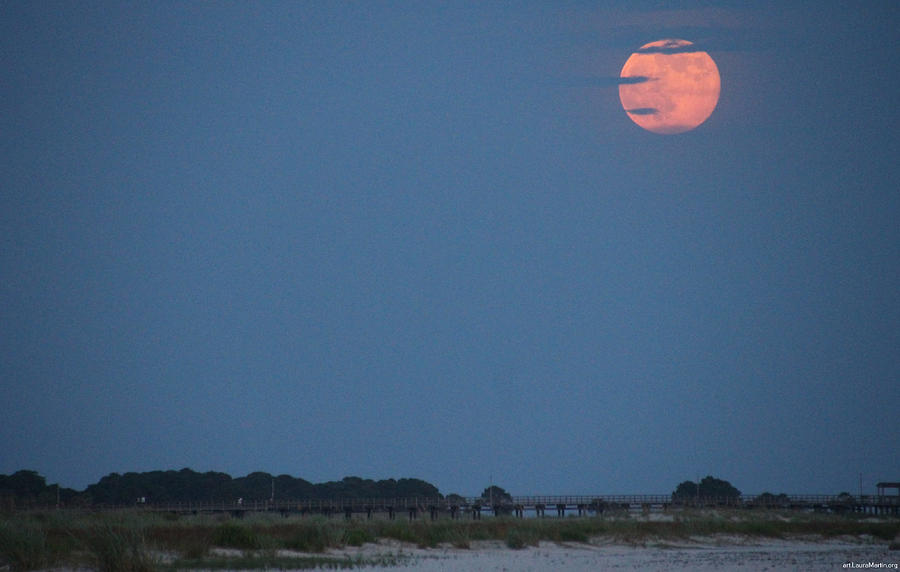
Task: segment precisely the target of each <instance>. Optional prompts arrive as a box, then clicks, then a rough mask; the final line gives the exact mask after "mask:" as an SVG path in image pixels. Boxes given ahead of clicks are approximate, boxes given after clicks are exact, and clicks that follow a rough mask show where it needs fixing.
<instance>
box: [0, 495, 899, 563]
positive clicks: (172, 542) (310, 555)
mask: <svg viewBox="0 0 900 572" xmlns="http://www.w3.org/2000/svg"><path fill="white" fill-rule="evenodd" d="M716 535H733V536H742V537H757V538H792V537H804V538H823V539H828V538H835V537H842V536H849V537H858V538H859V537H862V538H868V539H874V540H873V541H875V542H884V543H885V544H889V543H892V542H893V543H894V544H896V542H897V541H896V540H895V539H896V538H898V535H900V519H896V518H893V519H872V518H866V517H864V516H863V515H823V514H809V513H791V512H784V513H781V512H776V511H760V512H756V511H754V512H748V511H738V510H734V511H721V512H719V511H696V512H691V511H684V512H678V513H673V514H672V516H671V517H669V518H667V519H648V518H643V517H640V516H629V515H626V514H621V515H616V516H612V517H609V516H607V517H604V518H598V517H569V518H541V519H539V518H528V519H516V518H512V517H498V518H485V519H482V520H465V519H460V520H450V519H438V520H436V521H430V520H427V519H421V520H415V521H412V522H410V521H408V520H406V519H397V520H393V521H392V520H385V519H378V518H376V519H372V520H361V519H352V520H344V519H342V518H336V517H335V518H330V519H329V518H326V517H323V516H315V517H310V516H307V517H300V516H290V517H288V518H283V517H281V516H279V515H274V514H256V515H248V516H247V517H246V518H243V519H237V518H230V517H228V516H226V515H217V516H210V515H185V516H178V515H160V514H153V513H146V512H139V511H134V512H129V511H119V512H109V513H89V512H75V511H71V512H69V511H57V512H48V513H14V514H6V515H2V514H0V567H3V566H6V565H8V566H9V567H10V569H11V570H36V569H41V568H48V567H55V566H71V567H90V568H92V569H96V570H101V571H105V570H119V571H125V572H129V571H132V572H143V571H149V570H160V569H172V570H175V569H189V568H205V569H222V568H230V569H263V568H316V567H318V568H327V567H332V568H353V567H359V566H363V565H367V564H369V565H371V564H377V563H379V562H372V561H368V560H365V559H362V558H356V559H349V558H347V557H335V556H334V555H329V553H328V552H329V550H331V549H337V548H342V547H347V546H362V545H364V544H366V543H371V542H379V541H382V542H385V541H398V542H400V543H408V544H412V545H415V546H417V547H420V548H434V547H438V546H449V547H454V548H461V549H465V548H470V547H472V546H473V543H475V542H479V541H496V542H500V543H503V544H505V545H506V546H507V547H509V548H511V549H523V548H527V547H529V546H536V545H538V544H539V543H540V542H556V543H587V542H593V541H595V540H598V539H600V540H603V541H610V542H616V543H621V544H628V545H634V546H642V545H643V546H646V545H665V544H666V543H668V542H673V541H688V542H690V541H693V540H695V539H700V538H706V537H711V536H716ZM214 549H231V550H232V552H231V555H230V556H226V555H223V554H229V553H227V552H224V553H223V552H222V551H221V550H214ZM378 558H379V559H384V558H386V557H384V556H379V557H378ZM388 558H399V556H394V557H388ZM382 563H383V562H382Z"/></svg>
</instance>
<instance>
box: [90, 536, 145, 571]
mask: <svg viewBox="0 0 900 572" xmlns="http://www.w3.org/2000/svg"><path fill="white" fill-rule="evenodd" d="M85 544H86V545H87V548H88V550H89V551H90V554H91V556H92V560H93V563H94V565H95V566H96V567H97V569H98V570H99V571H100V572H153V571H154V570H156V566H157V564H158V562H157V559H156V558H154V556H153V554H152V553H151V551H150V549H149V547H148V546H147V543H146V540H145V536H144V531H143V530H142V529H140V528H136V527H132V526H115V525H112V524H107V525H100V526H95V527H94V528H92V529H91V530H89V531H88V533H87V536H86V537H85Z"/></svg>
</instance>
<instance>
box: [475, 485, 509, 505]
mask: <svg viewBox="0 0 900 572" xmlns="http://www.w3.org/2000/svg"><path fill="white" fill-rule="evenodd" d="M481 498H483V499H484V500H486V501H488V502H490V501H493V503H494V504H510V503H512V495H511V494H509V493H508V492H506V491H505V490H504V489H503V488H501V487H498V486H497V485H491V486H489V487H487V488H486V489H484V491H482V492H481Z"/></svg>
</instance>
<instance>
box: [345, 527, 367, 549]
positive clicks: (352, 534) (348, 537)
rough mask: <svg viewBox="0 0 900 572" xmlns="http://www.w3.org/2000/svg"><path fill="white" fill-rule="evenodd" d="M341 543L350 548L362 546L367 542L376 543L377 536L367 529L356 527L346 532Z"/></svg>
mask: <svg viewBox="0 0 900 572" xmlns="http://www.w3.org/2000/svg"><path fill="white" fill-rule="evenodd" d="M341 541H342V542H343V543H344V544H346V545H349V546H362V545H363V544H365V543H367V542H375V536H374V535H373V534H372V532H371V531H370V530H368V529H367V528H362V527H356V526H355V527H352V528H348V529H346V530H344V534H343V535H342V536H341Z"/></svg>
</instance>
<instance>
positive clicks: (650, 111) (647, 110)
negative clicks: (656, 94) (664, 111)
mask: <svg viewBox="0 0 900 572" xmlns="http://www.w3.org/2000/svg"><path fill="white" fill-rule="evenodd" d="M625 113H630V114H632V115H656V114H657V113H659V110H658V109H656V108H655V107H637V108H635V109H626V110H625Z"/></svg>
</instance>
